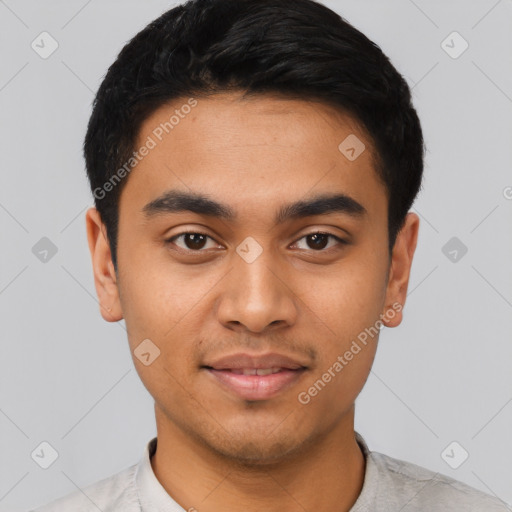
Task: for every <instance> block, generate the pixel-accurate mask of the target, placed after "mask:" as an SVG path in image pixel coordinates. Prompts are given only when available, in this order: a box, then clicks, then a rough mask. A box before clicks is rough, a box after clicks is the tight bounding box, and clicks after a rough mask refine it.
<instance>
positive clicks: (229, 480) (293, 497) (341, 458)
mask: <svg viewBox="0 0 512 512" xmlns="http://www.w3.org/2000/svg"><path fill="white" fill-rule="evenodd" d="M156 416H157V437H158V443H157V449H156V453H155V454H154V456H153V457H152V459H151V465H152V467H153V471H154V473H155V476H156V478H157V479H158V480H159V482H160V483H161V485H162V486H163V488H164V489H165V490H166V491H167V493H168V494H169V495H170V496H171V497H172V498H173V499H174V500H175V501H176V502H177V503H178V504H180V505H181V506H182V507H183V508H184V509H185V510H192V511H194V510H197V511H200V512H217V511H219V512H220V511H223V512H224V511H225V510H244V511H245V512H256V511H258V512H259V511H261V510H265V511H268V512H278V511H279V512H295V511H297V512H298V511H301V512H303V511H304V510H334V509H335V510H338V511H340V512H348V511H349V510H350V509H351V507H352V505H353V504H354V503H355V501H356V500H357V497H358V496H359V494H360V492H361V489H362V486H363V482H364V473H365V460H364V456H363V454H362V452H361V449H360V447H359V445H358V444H357V441H356V439H355V434H354V407H352V408H351V410H350V412H349V413H348V414H347V415H346V417H344V418H342V420H341V421H340V422H339V423H338V424H337V425H336V426H335V427H334V428H333V429H332V430H331V431H330V432H328V433H327V434H325V435H323V436H322V437H319V438H318V439H316V440H315V441H314V442H311V443H310V444H309V446H307V447H303V449H301V450H300V453H299V454H298V455H294V456H293V457H290V458H288V459H287V460H280V461H275V462H271V463H266V464H251V465H248V464H242V463H237V461H234V460H232V459H229V460H228V459H226V458H225V457H224V456H222V455H221V454H219V453H217V452H215V451H214V450H213V449H212V448H211V447H209V446H206V445H205V444H203V443H201V442H200V440H197V439H194V438H192V437H191V436H190V435H188V434H187V433H185V432H183V431H182V430H181V429H180V428H179V427H178V426H176V425H175V424H174V423H172V422H170V421H169V419H168V418H164V417H163V415H162V414H161V412H160V413H158V412H157V415H156Z"/></svg>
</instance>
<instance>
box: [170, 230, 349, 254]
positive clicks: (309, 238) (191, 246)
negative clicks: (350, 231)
mask: <svg viewBox="0 0 512 512" xmlns="http://www.w3.org/2000/svg"><path fill="white" fill-rule="evenodd" d="M179 239H182V240H183V243H184V247H183V246H180V245H179V244H176V243H175V241H176V240H179ZM208 239H209V240H211V241H212V242H214V240H213V238H212V237H210V236H209V235H206V234H204V233H196V232H187V233H181V234H179V235H174V236H173V237H172V238H169V239H168V240H166V242H168V243H173V244H175V245H177V246H178V247H180V248H181V249H183V250H186V251H194V252H201V250H202V249H209V248H214V247H206V246H207V240H208ZM329 239H332V240H333V242H334V243H333V244H331V245H330V246H329V245H328V244H329V242H328V240H329ZM301 240H306V244H308V245H309V247H299V244H300V241H301ZM346 243H347V242H345V240H342V239H341V238H339V237H337V236H335V235H332V234H331V233H321V232H315V233H310V234H308V235H304V236H303V237H301V238H299V240H298V241H297V242H295V244H294V245H295V246H297V248H298V249H305V250H308V249H312V250H314V251H317V252H318V251H322V250H325V249H330V248H331V247H332V246H333V245H336V244H341V245H345V244H346ZM213 245H214V246H215V244H213Z"/></svg>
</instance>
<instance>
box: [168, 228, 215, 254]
mask: <svg viewBox="0 0 512 512" xmlns="http://www.w3.org/2000/svg"><path fill="white" fill-rule="evenodd" d="M179 239H182V243H183V245H180V244H177V243H176V241H177V240H179ZM208 239H210V240H213V239H212V238H211V237H210V236H208V235H205V234H204V233H195V232H186V233H180V234H179V235H174V236H173V237H171V238H169V239H168V240H166V242H167V243H172V244H175V245H176V246H178V247H179V248H180V249H183V250H185V251H201V250H202V249H204V248H205V245H206V244H207V241H208Z"/></svg>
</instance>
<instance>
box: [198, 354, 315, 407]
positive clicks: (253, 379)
mask: <svg viewBox="0 0 512 512" xmlns="http://www.w3.org/2000/svg"><path fill="white" fill-rule="evenodd" d="M202 368H203V369H205V370H206V371H207V372H208V374H209V375H211V377H212V378H213V379H214V380H215V381H216V382H218V383H219V384H220V385H221V386H222V387H223V388H224V389H227V390H228V391H230V392H231V393H233V394H235V395H236V396H238V397H239V398H242V399H243V400H252V401H261V400H269V399H270V398H273V397H275V396H277V395H278V394H279V393H282V392H283V391H285V390H286V389H288V388H290V387H291V386H293V385H294V384H295V383H297V381H298V380H299V379H300V378H301V377H302V375H303V374H304V372H305V371H306V370H307V366H306V365H304V364H302V363H301V362H300V361H298V360H296V359H293V358H292V357H288V356H285V355H283V354H276V353H270V354H263V355H250V354H245V353H244V354H242V353H238V354H232V355H229V356H225V357H222V358H220V359H217V360H215V361H213V362H211V363H209V364H207V365H204V366H203V367H202ZM244 368H252V369H264V368H280V371H279V372H278V373H271V374H268V375H243V374H239V373H234V372H232V371H231V370H242V369H244Z"/></svg>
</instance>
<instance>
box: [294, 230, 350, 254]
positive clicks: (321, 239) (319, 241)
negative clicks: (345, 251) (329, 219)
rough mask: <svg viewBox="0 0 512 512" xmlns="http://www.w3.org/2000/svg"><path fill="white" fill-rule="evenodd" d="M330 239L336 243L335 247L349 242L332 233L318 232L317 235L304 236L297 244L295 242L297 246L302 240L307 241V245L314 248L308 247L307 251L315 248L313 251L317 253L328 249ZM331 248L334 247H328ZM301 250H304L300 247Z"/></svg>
mask: <svg viewBox="0 0 512 512" xmlns="http://www.w3.org/2000/svg"><path fill="white" fill-rule="evenodd" d="M329 238H331V239H333V240H334V241H335V243H334V244H333V245H336V243H338V244H342V245H345V244H346V243H347V242H345V240H342V239H341V238H339V237H337V236H335V235H331V233H320V232H317V233H310V234H309V235H305V236H303V237H302V238H300V239H299V240H298V241H297V242H295V245H298V243H299V242H300V241H301V240H306V243H309V244H310V245H312V247H311V246H310V247H306V248H305V249H306V250H307V249H308V248H313V250H315V251H322V250H324V249H326V245H327V244H328V242H327V241H328V239H329ZM331 247H332V245H331V246H329V247H327V249H330V248H331ZM299 249H302V247H299Z"/></svg>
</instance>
